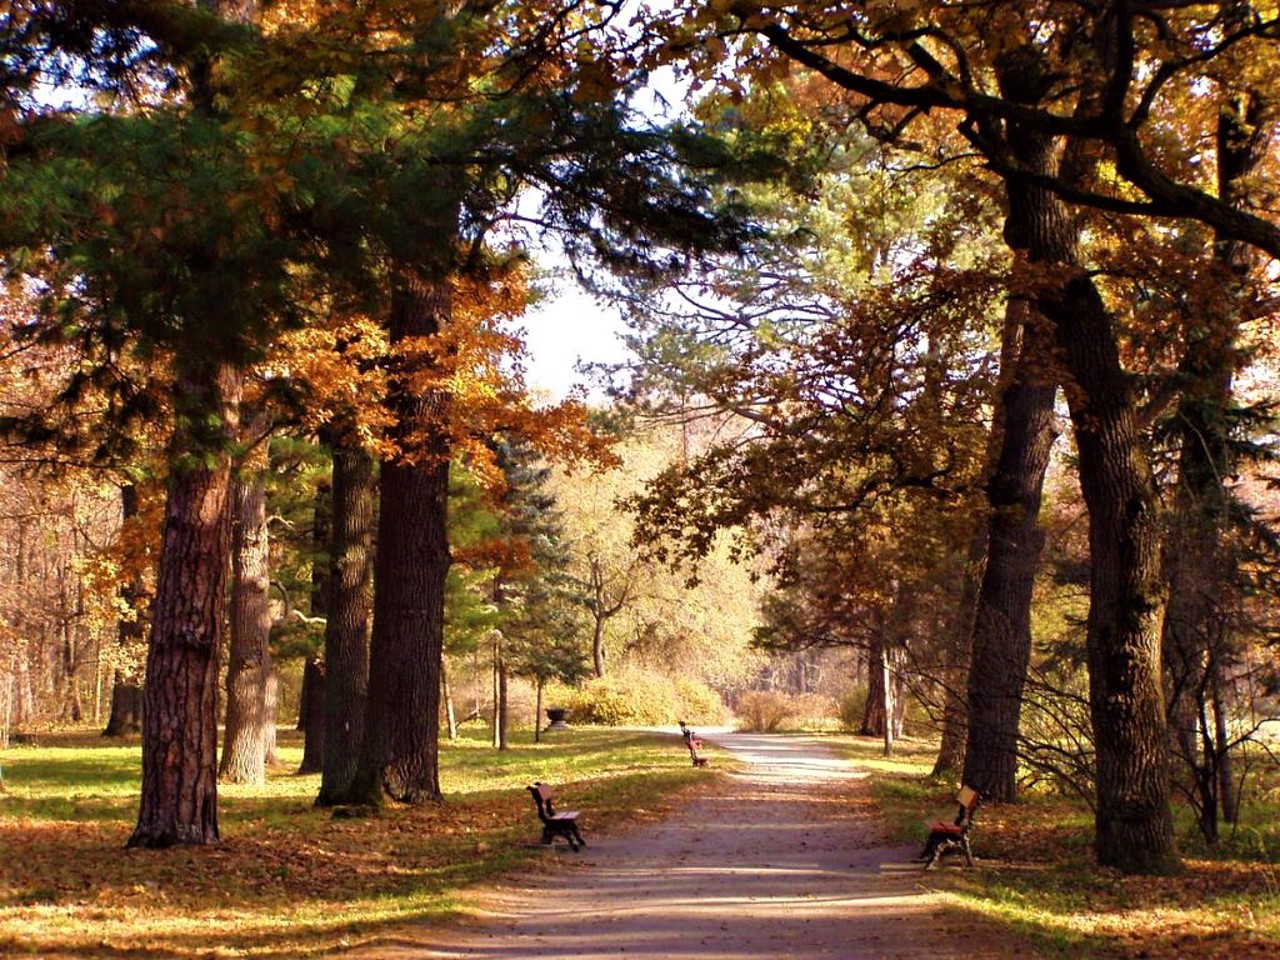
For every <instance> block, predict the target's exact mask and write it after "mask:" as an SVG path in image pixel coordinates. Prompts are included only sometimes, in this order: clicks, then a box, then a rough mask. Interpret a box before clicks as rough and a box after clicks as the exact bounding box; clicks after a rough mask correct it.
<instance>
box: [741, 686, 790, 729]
mask: <svg viewBox="0 0 1280 960" xmlns="http://www.w3.org/2000/svg"><path fill="white" fill-rule="evenodd" d="M735 713H736V714H737V716H738V729H739V730H743V731H746V732H748V733H774V732H775V731H777V729H778V728H779V727H780V726H782V723H783V721H784V720H786V719H787V718H788V717H790V716H791V715H792V708H791V702H790V700H788V698H787V697H786V696H785V695H783V694H781V693H775V692H773V691H771V690H753V691H751V692H750V693H745V694H743V695H742V697H741V698H740V699H739V700H738V707H737V710H736V711H735Z"/></svg>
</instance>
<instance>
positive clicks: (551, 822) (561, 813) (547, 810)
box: [525, 783, 587, 850]
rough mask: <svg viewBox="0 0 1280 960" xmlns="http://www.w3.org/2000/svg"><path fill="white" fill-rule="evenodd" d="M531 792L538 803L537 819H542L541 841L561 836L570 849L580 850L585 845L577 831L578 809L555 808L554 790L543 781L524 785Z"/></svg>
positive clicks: (546, 841)
mask: <svg viewBox="0 0 1280 960" xmlns="http://www.w3.org/2000/svg"><path fill="white" fill-rule="evenodd" d="M525 789H527V790H528V791H529V792H530V793H531V794H533V802H534V803H536V804H537V805H538V819H539V820H541V821H542V842H543V843H554V842H555V839H556V837H563V838H564V839H565V840H566V841H567V842H568V844H569V849H570V850H580V849H582V848H583V847H585V846H586V845H587V841H585V840H583V839H582V834H581V833H579V832H578V811H577V810H557V809H556V808H555V802H554V801H555V791H554V790H552V789H551V788H550V787H549V786H547V785H546V784H545V783H534V784H531V785H529V786H528V787H526V788H525Z"/></svg>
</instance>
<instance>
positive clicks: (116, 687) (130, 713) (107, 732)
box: [102, 483, 142, 737]
mask: <svg viewBox="0 0 1280 960" xmlns="http://www.w3.org/2000/svg"><path fill="white" fill-rule="evenodd" d="M137 515H138V488H137V487H135V486H134V485H133V484H131V483H125V484H121V485H120V520H121V523H122V524H128V523H129V521H130V520H132V519H133V518H134V517H136V516H137ZM140 592H141V591H140V590H139V588H138V586H137V584H136V583H126V584H125V585H124V586H122V587H121V588H120V595H121V597H120V598H121V600H122V601H123V602H124V603H125V604H127V605H128V606H129V607H130V609H134V608H135V601H136V599H137V597H138V594H139V593H140ZM141 638H142V624H141V623H140V622H139V620H138V619H137V617H136V616H126V617H121V618H120V620H119V623H118V624H117V626H116V639H117V642H118V643H119V645H120V646H121V647H128V646H130V645H131V644H134V643H136V642H138V641H139V640H140V639H141ZM141 731H142V684H141V683H139V682H138V681H137V680H136V679H135V678H133V677H129V676H127V675H126V674H125V673H124V672H123V671H121V670H119V669H116V670H113V671H112V676H111V713H110V716H109V717H108V718H107V726H106V728H105V729H104V730H103V731H102V735H103V736H104V737H123V736H127V735H129V734H134V733H140V732H141Z"/></svg>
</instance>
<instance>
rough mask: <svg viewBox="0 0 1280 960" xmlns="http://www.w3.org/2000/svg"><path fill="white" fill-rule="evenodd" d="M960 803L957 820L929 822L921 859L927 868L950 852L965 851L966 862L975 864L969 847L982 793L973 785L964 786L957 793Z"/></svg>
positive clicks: (957, 799)
mask: <svg viewBox="0 0 1280 960" xmlns="http://www.w3.org/2000/svg"><path fill="white" fill-rule="evenodd" d="M956 803H958V804H959V805H960V809H959V811H958V812H957V813H956V818H955V820H952V821H950V822H948V821H946V820H934V821H933V822H932V823H929V824H928V827H929V839H928V840H926V841H925V845H924V850H923V851H922V852H921V854H920V859H921V860H923V861H924V868H925V869H926V870H928V869H930V868H932V867H934V866H936V865H937V863H938V861H939V860H941V859H942V858H943V857H944V856H946V855H947V854H948V853H956V852H959V853H963V854H964V861H965V863H966V864H967V865H968V866H970V867H972V866H973V851H972V850H971V849H969V831H970V829H972V827H973V815H974V814H975V813H976V812H977V810H978V806H979V804H981V803H982V794H981V793H979V792H978V791H977V790H975V789H974V788H973V787H969V786H964V787H961V788H960V792H959V793H957V794H956Z"/></svg>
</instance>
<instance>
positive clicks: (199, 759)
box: [129, 351, 241, 847]
mask: <svg viewBox="0 0 1280 960" xmlns="http://www.w3.org/2000/svg"><path fill="white" fill-rule="evenodd" d="M198 353H199V351H193V353H192V354H189V355H185V356H184V355H180V356H179V361H178V362H179V370H178V376H177V380H176V384H175V396H174V400H175V403H176V410H177V414H178V417H177V424H178V426H177V428H176V429H175V436H174V439H173V442H172V452H171V455H170V462H171V463H172V464H173V465H174V468H173V473H172V476H171V478H170V481H169V493H168V501H167V506H166V513H165V522H164V531H163V534H162V543H161V552H160V570H159V575H158V578H157V582H156V599H155V605H154V610H153V613H152V620H151V637H150V641H149V643H148V649H147V674H146V676H147V680H146V686H145V692H144V698H143V734H142V796H141V802H140V804H139V809H138V822H137V825H136V827H135V828H134V831H133V835H132V836H131V837H130V838H129V846H131V847H168V846H173V845H174V844H179V843H186V844H205V843H216V842H217V841H218V839H219V833H218V787H217V783H218V767H217V764H218V756H217V749H218V659H219V650H220V648H221V642H222V629H223V627H222V625H223V621H224V619H225V613H226V582H227V566H228V559H229V555H230V549H231V525H230V523H229V511H228V499H229V496H230V485H231V459H230V455H229V453H227V449H228V448H229V445H230V443H231V440H232V438H233V437H235V435H236V426H237V411H238V409H239V403H240V390H241V377H240V371H239V370H238V369H237V368H235V367H232V366H229V365H222V366H216V367H215V366H212V365H210V364H209V363H208V362H207V360H205V359H204V358H203V357H200V356H199V355H198ZM211 417H212V419H211ZM206 431H212V432H213V434H214V435H213V436H209V435H208V434H207V433H206Z"/></svg>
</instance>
